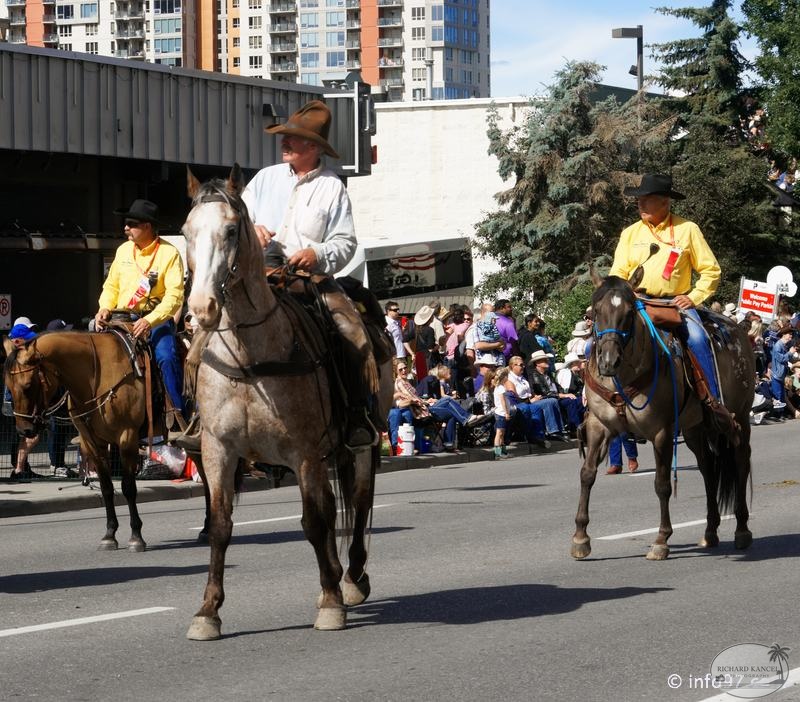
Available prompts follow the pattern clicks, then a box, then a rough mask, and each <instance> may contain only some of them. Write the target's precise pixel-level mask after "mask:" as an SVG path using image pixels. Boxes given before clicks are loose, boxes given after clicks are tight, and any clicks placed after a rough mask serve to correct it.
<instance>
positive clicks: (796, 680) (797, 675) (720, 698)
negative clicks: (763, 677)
mask: <svg viewBox="0 0 800 702" xmlns="http://www.w3.org/2000/svg"><path fill="white" fill-rule="evenodd" d="M795 685H800V668H795V669H794V670H790V671H789V675H787V676H786V682H785V683H783V687H782V688H781V689H780V690H775V692H778V693H780V692H782V691H783V690H788V689H789V688H791V687H794V686H795ZM770 694H772V693H770ZM742 696H744V695H742ZM762 696H763V695H759V697H762ZM736 697H739V695H736ZM731 699H735V697H732V696H731V695H730V694H728V693H727V692H723V693H722V694H719V695H714V696H713V697H706V698H705V699H704V700H700V702H731Z"/></svg>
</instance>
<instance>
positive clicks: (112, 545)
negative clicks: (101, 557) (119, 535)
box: [97, 539, 119, 551]
mask: <svg viewBox="0 0 800 702" xmlns="http://www.w3.org/2000/svg"><path fill="white" fill-rule="evenodd" d="M118 548H119V544H118V543H117V540H116V539H103V540H102V541H101V542H100V545H99V546H98V547H97V550H98V551H116V550H117V549H118Z"/></svg>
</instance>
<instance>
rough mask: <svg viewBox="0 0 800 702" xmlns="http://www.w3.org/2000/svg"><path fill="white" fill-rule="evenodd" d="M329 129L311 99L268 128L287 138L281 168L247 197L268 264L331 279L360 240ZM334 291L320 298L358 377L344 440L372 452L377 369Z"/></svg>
mask: <svg viewBox="0 0 800 702" xmlns="http://www.w3.org/2000/svg"><path fill="white" fill-rule="evenodd" d="M330 125H331V112H330V110H329V109H328V108H327V106H326V105H325V104H324V103H323V102H321V101H319V100H312V101H311V102H309V103H308V104H306V105H304V106H303V107H301V108H300V109H299V110H298V111H297V112H295V113H294V114H293V115H292V116H291V117H289V119H288V120H287V122H286V124H276V125H273V126H271V127H267V129H266V131H267V132H269V133H270V134H281V135H282V138H281V153H282V156H283V163H280V164H278V165H276V166H268V167H267V168H263V169H261V170H260V171H259V172H258V173H257V174H256V176H255V177H254V178H253V180H251V181H250V183H248V185H247V187H246V188H245V190H244V192H243V193H242V200H244V202H245V204H246V205H247V209H248V211H249V212H250V218H251V219H252V220H253V223H254V224H255V230H256V234H257V235H258V238H259V241H260V242H261V245H262V246H263V247H264V248H265V254H266V256H267V258H268V260H269V259H270V258H275V257H277V258H279V259H281V258H284V259H285V261H286V262H287V263H288V264H289V265H290V266H294V267H295V268H296V269H297V270H300V271H305V272H308V273H320V274H324V275H329V276H333V275H334V274H335V273H337V272H339V271H340V270H341V269H342V268H343V267H344V266H345V265H346V264H347V263H348V262H349V261H350V259H351V258H352V257H353V254H354V253H355V251H356V235H355V230H354V228H353V216H352V211H351V206H350V198H349V197H348V195H347V189H346V188H345V186H344V183H342V181H341V179H340V178H339V177H338V176H337V175H336V174H335V173H334V172H333V171H332V170H330V169H329V168H325V167H324V166H323V164H322V155H323V154H327V155H328V156H332V157H333V158H339V154H337V153H336V151H335V150H334V149H333V147H332V146H331V145H330V144H329V143H328V133H329V131H330ZM335 287H336V290H335V291H330V290H326V291H325V292H323V293H322V296H323V299H324V300H325V304H326V305H327V307H328V309H329V310H330V312H331V316H332V317H333V320H334V322H335V323H336V326H337V327H338V329H339V332H340V333H341V335H342V337H343V339H344V355H345V357H346V362H347V366H348V369H347V370H348V371H351V370H352V372H345V373H343V375H345V376H346V377H345V378H343V380H345V381H347V380H350V379H353V380H354V382H348V383H347V386H348V398H347V399H348V404H349V408H350V412H349V416H348V429H347V437H346V443H347V445H348V446H350V447H351V448H366V447H368V446H371V445H373V444H375V443H376V442H377V441H378V438H379V435H378V433H377V431H376V429H375V427H374V426H373V422H371V421H370V419H369V418H368V416H367V412H366V409H367V406H368V405H369V404H370V402H371V399H372V397H373V396H374V394H375V393H376V392H377V390H378V368H377V363H376V361H375V356H374V354H373V350H372V344H371V343H370V340H369V336H368V334H367V330H366V328H365V326H364V323H363V321H362V319H361V314H360V313H359V311H358V309H356V307H355V305H354V303H353V302H352V300H351V299H350V298H349V297H348V296H347V295H346V294H345V293H344V291H342V290H341V288H339V286H335ZM378 314H380V308H378ZM351 376H354V378H351Z"/></svg>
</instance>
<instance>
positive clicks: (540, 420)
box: [516, 402, 544, 441]
mask: <svg viewBox="0 0 800 702" xmlns="http://www.w3.org/2000/svg"><path fill="white" fill-rule="evenodd" d="M516 407H517V412H519V415H520V416H521V417H522V425H523V427H524V429H525V439H526V440H527V441H535V440H537V439H538V440H540V439H544V412H543V410H542V408H541V407H540V406H538V405H537V404H536V403H535V402H534V403H531V402H522V403H520V404H518V405H517V406H516Z"/></svg>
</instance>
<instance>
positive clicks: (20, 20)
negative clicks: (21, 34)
mask: <svg viewBox="0 0 800 702" xmlns="http://www.w3.org/2000/svg"><path fill="white" fill-rule="evenodd" d="M8 26H9V27H24V26H25V15H24V14H22V15H14V16H12V17H9V18H8Z"/></svg>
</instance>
